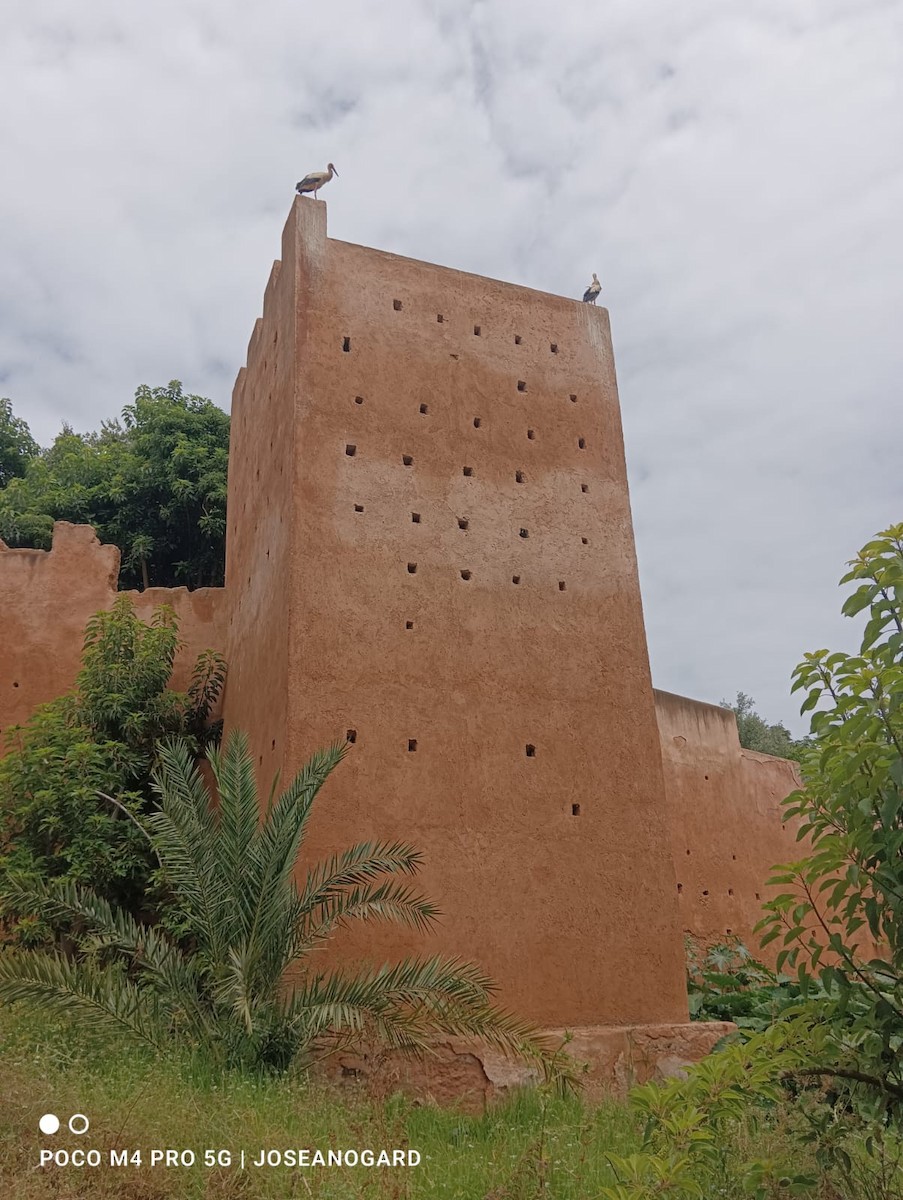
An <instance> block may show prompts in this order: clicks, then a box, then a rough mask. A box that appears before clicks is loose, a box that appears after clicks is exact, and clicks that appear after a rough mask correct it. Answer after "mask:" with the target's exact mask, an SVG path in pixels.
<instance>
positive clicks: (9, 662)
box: [0, 521, 225, 753]
mask: <svg viewBox="0 0 903 1200" xmlns="http://www.w3.org/2000/svg"><path fill="white" fill-rule="evenodd" d="M119 557H120V556H119V550H118V549H117V548H116V546H104V545H102V544H101V543H100V542H99V541H98V540H97V537H96V535H95V533H94V530H93V529H92V528H91V526H90V525H71V524H69V523H68V522H67V521H57V522H56V524H55V525H54V527H53V543H52V546H51V549H50V550H11V549H10V548H9V547H7V546H6V545H4V543H2V542H0V753H2V741H3V734H4V732H5V731H6V730H7V729H8V728H9V727H10V726H11V725H17V724H19V723H20V722H22V721H24V720H26V719H27V717H28V716H29V714H30V713H31V712H32V710H33V709H34V708H35V707H36V706H37V705H38V704H43V703H45V702H46V701H48V700H53V699H55V698H56V697H57V696H61V695H63V693H64V692H67V691H68V690H69V689H70V688H71V687H72V686H73V684H74V683H75V677H76V675H77V673H78V669H79V666H80V664H81V653H82V645H83V642H84V634H85V626H86V624H87V622H88V619H89V618H90V617H91V616H92V615H93V614H94V613H96V612H99V611H100V610H101V609H109V608H111V607H112V606H113V602H114V600H115V599H116V597H117V595H119V594H120V593H118V592H117V590H116V581H117V579H118V577H119ZM125 594H126V595H129V596H131V597H132V599H133V601H134V602H135V611H136V612H137V614H138V615H139V616H140V617H141V618H142V620H145V621H146V620H148V619H149V618H150V616H151V613H152V612H153V610H154V608H156V607H157V606H159V605H160V604H169V605H170V606H171V607H172V608H174V609H175V611H176V613H177V615H178V617H179V636H180V638H181V640H182V642H183V643H184V645H183V647H182V649H181V650H180V651H179V653H178V655H177V657H176V662H175V667H174V671H173V678H172V686H173V687H174V688H176V689H182V688H184V687H185V686H186V685H187V683H188V679H189V676H190V672H191V668H192V666H193V664H194V661H195V658H196V657H197V655H198V654H199V653H200V652H201V651H202V650H206V649H208V648H211V649H216V650H221V649H222V647H223V646H224V644H225V629H224V625H225V604H224V600H225V593H224V589H222V588H200V589H199V590H197V591H193V592H190V591H188V590H187V588H149V589H148V590H147V591H145V592H127V593H125Z"/></svg>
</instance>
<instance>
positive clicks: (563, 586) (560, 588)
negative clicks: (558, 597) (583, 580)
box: [558, 579, 567, 592]
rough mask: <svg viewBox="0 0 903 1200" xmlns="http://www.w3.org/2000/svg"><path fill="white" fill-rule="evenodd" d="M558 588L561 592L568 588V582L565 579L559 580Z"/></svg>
mask: <svg viewBox="0 0 903 1200" xmlns="http://www.w3.org/2000/svg"><path fill="white" fill-rule="evenodd" d="M558 590H559V592H564V591H566V590H567V584H566V583H565V582H564V580H563V579H559V580H558Z"/></svg>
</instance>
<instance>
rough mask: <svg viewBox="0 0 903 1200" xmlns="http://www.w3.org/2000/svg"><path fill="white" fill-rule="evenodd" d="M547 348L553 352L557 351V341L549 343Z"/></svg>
mask: <svg viewBox="0 0 903 1200" xmlns="http://www.w3.org/2000/svg"><path fill="white" fill-rule="evenodd" d="M549 349H550V350H551V352H552V353H553V354H557V353H558V343H557V342H552V343H550V345H549Z"/></svg>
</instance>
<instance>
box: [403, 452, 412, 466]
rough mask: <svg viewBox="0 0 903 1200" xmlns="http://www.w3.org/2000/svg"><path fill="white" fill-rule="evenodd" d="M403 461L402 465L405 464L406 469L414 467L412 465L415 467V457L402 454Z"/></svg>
mask: <svg viewBox="0 0 903 1200" xmlns="http://www.w3.org/2000/svg"><path fill="white" fill-rule="evenodd" d="M401 461H402V463H403V464H404V465H405V466H406V467H410V466H412V465H413V463H414V458H413V455H410V454H402V456H401Z"/></svg>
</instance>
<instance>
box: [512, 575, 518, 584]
mask: <svg viewBox="0 0 903 1200" xmlns="http://www.w3.org/2000/svg"><path fill="white" fill-rule="evenodd" d="M511 582H512V583H520V575H512V576H511Z"/></svg>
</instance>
